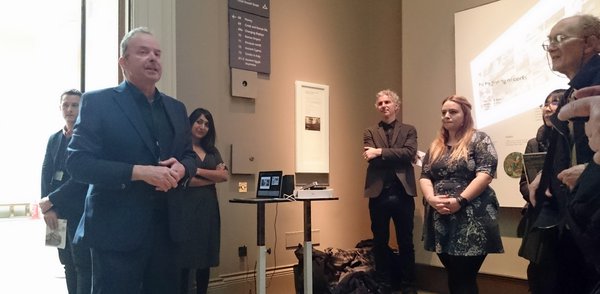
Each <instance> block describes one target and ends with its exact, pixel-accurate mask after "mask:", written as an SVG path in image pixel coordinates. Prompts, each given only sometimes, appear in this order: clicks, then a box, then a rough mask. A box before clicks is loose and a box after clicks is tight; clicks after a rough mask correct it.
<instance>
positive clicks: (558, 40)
mask: <svg viewBox="0 0 600 294" xmlns="http://www.w3.org/2000/svg"><path fill="white" fill-rule="evenodd" d="M569 39H580V40H581V39H582V38H579V37H572V36H565V35H556V36H554V37H548V40H546V41H544V42H543V43H542V48H544V51H548V50H550V46H559V45H561V44H562V43H564V42H565V41H567V40H569Z"/></svg>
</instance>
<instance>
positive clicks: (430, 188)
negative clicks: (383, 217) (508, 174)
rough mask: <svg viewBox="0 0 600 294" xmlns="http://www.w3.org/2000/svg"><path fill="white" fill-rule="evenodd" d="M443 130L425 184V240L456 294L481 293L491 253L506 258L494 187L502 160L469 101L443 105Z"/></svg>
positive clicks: (433, 148)
mask: <svg viewBox="0 0 600 294" xmlns="http://www.w3.org/2000/svg"><path fill="white" fill-rule="evenodd" d="M441 114H442V116H441V118H442V127H441V129H440V132H439V134H438V136H437V138H436V139H435V140H434V141H433V142H432V143H431V146H430V147H429V150H428V151H427V154H426V155H425V158H424V160H423V170H422V172H421V178H420V179H419V184H420V186H421V191H422V192H423V197H424V199H425V200H426V202H427V205H426V209H425V223H424V226H423V240H424V243H425V250H428V251H432V252H435V253H437V255H438V257H439V259H440V261H441V262H442V264H443V265H444V267H445V268H446V271H447V274H448V287H449V289H450V293H461V294H462V293H478V289H477V281H476V279H477V272H478V271H479V268H480V267H481V265H482V264H483V261H484V260H485V257H486V256H487V254H488V253H502V252H504V249H503V247H502V240H501V239H500V229H499V227H498V220H497V216H498V207H499V204H498V200H497V199H496V194H495V193H494V190H492V188H491V187H490V186H489V184H490V183H491V182H492V179H493V178H495V177H496V166H497V164H498V155H497V154H496V150H495V149H494V145H493V144H492V140H491V139H490V137H489V136H488V135H487V134H485V133H484V132H481V131H478V130H476V129H474V122H473V117H472V115H471V104H470V103H469V101H468V100H467V99H466V98H465V97H461V96H456V95H454V96H450V97H447V98H445V99H444V100H443V101H442V110H441Z"/></svg>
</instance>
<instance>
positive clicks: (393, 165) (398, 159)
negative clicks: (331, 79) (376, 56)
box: [362, 90, 417, 293]
mask: <svg viewBox="0 0 600 294" xmlns="http://www.w3.org/2000/svg"><path fill="white" fill-rule="evenodd" d="M376 98H377V99H376V102H375V108H376V109H377V111H379V112H380V113H381V121H380V122H379V123H378V124H377V125H375V126H372V127H370V128H368V129H366V130H365V131H364V134H363V143H364V151H363V154H362V156H363V158H364V160H366V161H368V163H369V166H368V168H367V176H366V181H365V193H364V195H365V197H368V198H369V214H370V217H371V231H372V232H373V241H374V248H373V250H374V254H375V266H376V270H377V273H378V276H379V277H381V278H383V279H384V280H391V281H394V282H397V283H398V284H396V285H392V286H394V287H399V288H400V290H401V291H402V293H417V292H416V289H415V278H416V277H415V251H414V245H413V223H414V221H413V218H414V212H415V202H414V196H415V195H416V184H415V174H414V169H413V166H412V162H413V161H414V159H415V158H416V154H417V131H416V129H415V128H414V127H413V126H411V125H407V124H403V123H401V122H400V121H398V120H397V119H396V114H397V112H398V110H399V109H400V98H399V97H398V95H397V94H396V93H394V92H393V91H391V90H383V91H380V92H379V93H377V95H376ZM390 219H391V220H393V221H394V227H395V231H396V241H397V243H398V256H397V257H396V256H395V255H393V254H392V253H391V250H390V248H389V246H388V242H389V238H390V232H389V225H390Z"/></svg>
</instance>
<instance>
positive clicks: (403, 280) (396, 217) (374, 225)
mask: <svg viewBox="0 0 600 294" xmlns="http://www.w3.org/2000/svg"><path fill="white" fill-rule="evenodd" d="M394 190H396V192H394ZM369 214H370V216H371V231H372V232H373V243H374V245H375V247H374V248H373V250H374V254H375V266H376V269H377V271H378V272H380V273H387V272H390V273H392V272H398V274H399V277H392V281H400V285H399V286H400V287H401V288H407V287H410V288H413V287H414V286H415V279H416V275H415V249H414V245H413V226H414V216H415V201H414V197H412V196H409V195H407V194H406V192H404V189H402V188H399V189H391V190H389V189H386V190H384V191H383V192H382V193H381V194H380V195H379V196H378V197H376V198H371V199H369ZM390 220H393V222H394V228H395V232H396V242H397V244H398V258H397V262H394V260H396V258H394V256H393V255H392V254H391V250H390V248H389V246H388V243H389V240H390Z"/></svg>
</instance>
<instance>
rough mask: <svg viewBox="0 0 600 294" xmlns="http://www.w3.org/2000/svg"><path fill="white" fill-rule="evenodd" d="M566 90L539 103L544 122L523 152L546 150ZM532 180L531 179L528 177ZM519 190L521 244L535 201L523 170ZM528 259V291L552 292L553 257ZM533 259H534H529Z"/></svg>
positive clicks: (553, 288)
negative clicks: (522, 223)
mask: <svg viewBox="0 0 600 294" xmlns="http://www.w3.org/2000/svg"><path fill="white" fill-rule="evenodd" d="M565 91H566V90H564V89H558V90H554V91H552V92H550V94H548V96H547V97H546V99H545V100H544V104H542V105H541V110H542V121H543V122H544V123H543V124H542V125H541V126H540V127H539V129H538V131H537V134H536V136H535V138H531V139H530V140H529V141H527V146H526V147H525V153H536V152H547V151H548V146H550V133H551V132H552V122H551V121H550V116H551V115H553V114H554V113H555V112H556V109H557V108H558V103H559V101H560V98H561V97H562V96H563V95H564V93H565ZM530 180H533V179H530ZM519 190H520V191H521V195H523V199H524V200H525V201H526V202H527V204H526V205H525V208H524V209H523V214H524V215H523V217H524V218H526V223H525V226H526V227H525V228H524V231H525V232H524V234H525V235H524V236H523V244H525V242H527V237H528V236H527V233H528V232H529V230H530V229H531V227H532V225H533V220H534V217H535V212H534V209H533V207H532V204H531V202H532V201H533V202H535V198H533V199H530V197H529V183H528V182H527V177H526V175H525V170H523V172H522V174H521V179H520V181H519ZM530 207H531V208H530ZM526 258H528V259H529V260H530V262H529V265H528V266H527V281H528V283H529V291H530V292H531V293H533V294H537V293H539V294H547V293H553V291H556V289H558V287H557V285H556V284H555V283H556V275H555V273H556V264H555V263H552V261H553V260H555V259H550V260H545V262H543V263H538V262H537V260H535V259H534V258H531V257H526ZM531 259H534V260H531Z"/></svg>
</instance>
